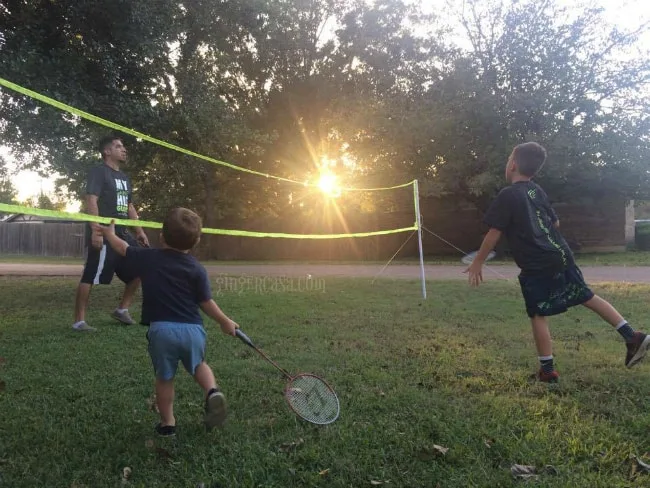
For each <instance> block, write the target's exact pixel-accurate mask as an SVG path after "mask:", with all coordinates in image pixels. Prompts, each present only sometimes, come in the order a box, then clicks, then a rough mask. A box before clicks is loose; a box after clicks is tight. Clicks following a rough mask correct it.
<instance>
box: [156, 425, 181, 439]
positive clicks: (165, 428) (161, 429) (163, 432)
mask: <svg viewBox="0 0 650 488" xmlns="http://www.w3.org/2000/svg"><path fill="white" fill-rule="evenodd" d="M154 430H155V431H156V434H158V435H159V436H160V437H174V436H175V435H176V426H175V425H162V424H160V423H159V424H156V426H155V427H154Z"/></svg>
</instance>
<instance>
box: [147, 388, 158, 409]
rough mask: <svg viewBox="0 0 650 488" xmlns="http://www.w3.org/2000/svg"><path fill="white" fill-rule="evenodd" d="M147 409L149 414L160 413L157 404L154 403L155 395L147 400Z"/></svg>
mask: <svg viewBox="0 0 650 488" xmlns="http://www.w3.org/2000/svg"><path fill="white" fill-rule="evenodd" d="M147 407H148V408H149V411H150V412H155V413H160V412H159V411H158V402H157V401H156V394H155V393H154V394H153V395H151V396H150V397H149V398H147Z"/></svg>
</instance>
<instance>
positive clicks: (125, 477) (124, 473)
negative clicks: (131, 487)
mask: <svg viewBox="0 0 650 488" xmlns="http://www.w3.org/2000/svg"><path fill="white" fill-rule="evenodd" d="M132 472H133V471H132V470H131V468H129V467H128V466H127V467H126V468H124V469H122V486H124V485H126V484H127V483H128V482H129V478H130V477H131V473H132Z"/></svg>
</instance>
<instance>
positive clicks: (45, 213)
mask: <svg viewBox="0 0 650 488" xmlns="http://www.w3.org/2000/svg"><path fill="white" fill-rule="evenodd" d="M0 212H4V213H9V214H26V215H36V216H39V217H53V218H57V219H66V220H79V221H82V222H97V223H99V224H110V222H111V219H110V218H108V217H97V216H96V215H89V214H85V213H70V212H60V211H57V210H45V209H42V208H32V207H24V206H22V205H9V204H6V203H0ZM114 220H115V223H116V224H117V225H125V226H130V227H147V228H150V229H162V224H161V223H159V222H150V221H146V220H130V219H114ZM8 225H11V224H8ZM417 228H418V227H417V223H415V224H413V226H411V227H404V228H401V229H390V230H377V231H372V232H353V233H350V234H285V233H282V232H254V231H247V230H229V229H211V228H203V233H204V234H218V235H225V236H239V237H279V238H285V239H343V238H348V237H371V236H381V235H387V234H398V233H400V232H407V231H413V230H417Z"/></svg>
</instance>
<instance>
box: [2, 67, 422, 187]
mask: <svg viewBox="0 0 650 488" xmlns="http://www.w3.org/2000/svg"><path fill="white" fill-rule="evenodd" d="M0 85H1V86H4V87H5V88H9V89H11V90H14V91H16V92H18V93H21V94H22V95H26V96H28V97H31V98H35V99H36V100H40V101H41V102H43V103H46V104H48V105H51V106H52V107H55V108H58V109H59V110H63V111H64V112H68V113H70V114H73V115H76V116H78V117H81V118H82V119H86V120H90V121H91V122H95V123H96V124H99V125H103V126H104V127H109V128H111V129H115V130H117V131H120V132H123V133H125V134H130V135H132V136H135V137H137V138H140V139H142V140H144V141H148V142H151V143H153V144H157V145H159V146H162V147H166V148H167V149H171V150H173V151H177V152H180V153H182V154H186V155H188V156H193V157H195V158H199V159H202V160H204V161H208V162H210V163H214V164H219V165H221V166H226V167H228V168H231V169H234V170H237V171H243V172H245V173H250V174H253V175H258V176H264V177H265V178H272V179H275V180H279V181H285V182H288V183H295V184H298V185H302V186H307V187H313V188H317V187H318V185H316V184H312V183H305V182H304V181H296V180H292V179H289V178H283V177H282V176H275V175H270V174H266V173H261V172H259V171H255V170H252V169H248V168H242V167H241V166H236V165H234V164H231V163H226V162H225V161H219V160H218V159H214V158H211V157H210V156H204V155H202V154H199V153H195V152H194V151H190V150H188V149H183V148H182V147H178V146H176V145H174V144H171V143H169V142H165V141H163V140H160V139H156V138H154V137H151V136H148V135H147V134H143V133H142V132H138V131H136V130H133V129H129V128H128V127H124V126H122V125H119V124H116V123H115V122H111V121H110V120H105V119H102V118H101V117H97V116H96V115H92V114H89V113H87V112H84V111H82V110H79V109H78V108H75V107H72V106H70V105H66V104H65V103H62V102H59V101H58V100H54V99H53V98H50V97H47V96H45V95H41V94H40V93H37V92H35V91H32V90H30V89H28V88H24V87H22V86H20V85H17V84H15V83H12V82H11V81H8V80H5V79H4V78H0ZM413 184H414V183H413V181H409V182H408V183H402V184H401V185H395V186H388V187H382V188H341V190H342V191H379V190H395V189H397V188H404V187H407V186H409V185H413Z"/></svg>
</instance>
